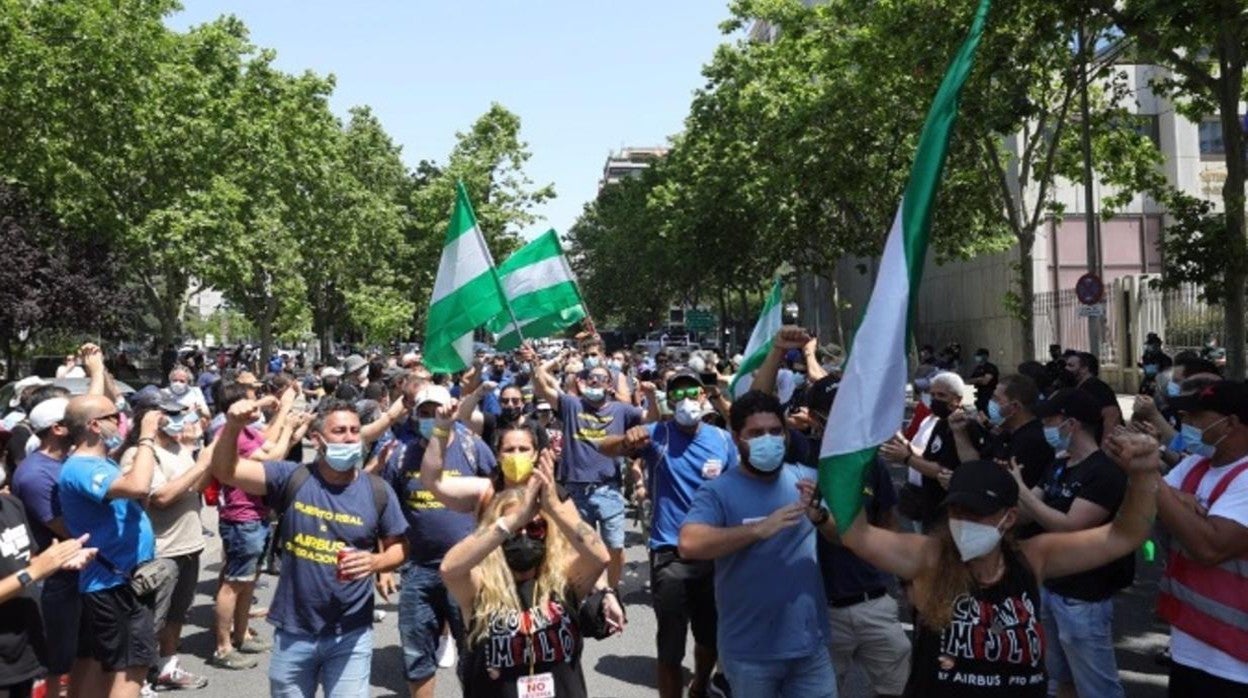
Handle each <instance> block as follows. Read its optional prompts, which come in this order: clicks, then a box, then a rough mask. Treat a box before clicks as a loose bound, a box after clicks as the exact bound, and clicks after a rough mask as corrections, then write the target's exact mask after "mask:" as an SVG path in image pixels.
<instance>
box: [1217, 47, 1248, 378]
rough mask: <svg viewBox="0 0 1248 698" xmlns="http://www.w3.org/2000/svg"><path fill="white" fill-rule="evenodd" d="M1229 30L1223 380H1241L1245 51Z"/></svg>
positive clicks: (1224, 89)
mask: <svg viewBox="0 0 1248 698" xmlns="http://www.w3.org/2000/svg"><path fill="white" fill-rule="evenodd" d="M1235 38H1236V33H1235V32H1233V31H1231V29H1230V28H1229V27H1224V28H1223V29H1222V30H1221V31H1220V32H1219V37H1218V43H1219V44H1221V47H1220V48H1221V50H1220V52H1219V53H1220V54H1221V56H1220V58H1221V60H1220V63H1221V77H1220V79H1219V80H1218V85H1219V87H1221V92H1220V94H1219V95H1218V102H1219V107H1220V111H1221V119H1222V138H1223V143H1225V144H1226V183H1225V184H1224V185H1223V186H1222V202H1223V205H1224V207H1225V209H1226V232H1227V238H1228V239H1229V240H1230V241H1231V245H1233V247H1232V253H1231V259H1230V260H1229V262H1230V263H1229V264H1228V265H1227V270H1226V301H1225V308H1226V337H1225V338H1224V341H1223V346H1225V347H1226V377H1227V378H1231V379H1235V380H1242V379H1243V378H1244V375H1245V361H1244V339H1245V337H1244V292H1245V278H1244V277H1245V273H1246V272H1248V240H1245V238H1244V233H1245V231H1244V132H1243V126H1242V125H1241V124H1240V120H1239V101H1240V97H1241V95H1242V93H1243V87H1244V59H1243V56H1242V52H1243V50H1244V48H1243V47H1242V46H1240V45H1239V43H1238V42H1237V41H1236V40H1235Z"/></svg>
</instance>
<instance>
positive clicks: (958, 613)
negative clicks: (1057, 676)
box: [904, 546, 1048, 698]
mask: <svg viewBox="0 0 1248 698" xmlns="http://www.w3.org/2000/svg"><path fill="white" fill-rule="evenodd" d="M1004 553H1005V560H1006V571H1005V576H1004V577H1003V578H1002V579H1001V581H1000V582H998V583H996V584H994V585H993V586H991V587H988V588H987V589H981V588H975V589H974V590H972V592H971V593H969V594H964V595H962V596H960V597H959V598H958V599H957V600H955V601H954V603H953V620H952V621H950V623H949V625H948V626H946V627H945V628H944V629H943V630H942V631H941V632H940V633H939V634H937V633H935V632H933V631H932V630H931V629H929V628H928V627H927V626H926V625H924V624H922V623H917V622H916V623H915V635H914V650H913V654H912V661H911V664H910V680H909V681H907V682H906V692H905V694H904V695H905V696H907V698H998V697H999V698H1043V696H1044V695H1045V694H1046V693H1047V689H1048V685H1047V681H1046V678H1045V673H1044V645H1045V637H1044V630H1043V627H1042V626H1041V624H1040V592H1039V589H1038V588H1037V585H1036V576H1035V574H1033V573H1032V571H1031V570H1030V569H1029V568H1028V567H1027V563H1026V561H1025V560H1024V559H1023V557H1022V555H1021V554H1020V553H1018V552H1015V551H1014V550H1012V549H1011V548H1009V547H1008V546H1007V547H1006V548H1005V550H1004Z"/></svg>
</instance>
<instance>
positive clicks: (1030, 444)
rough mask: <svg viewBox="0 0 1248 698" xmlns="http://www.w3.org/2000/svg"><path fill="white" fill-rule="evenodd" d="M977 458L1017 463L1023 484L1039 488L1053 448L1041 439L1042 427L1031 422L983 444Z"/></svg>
mask: <svg viewBox="0 0 1248 698" xmlns="http://www.w3.org/2000/svg"><path fill="white" fill-rule="evenodd" d="M979 454H980V456H981V457H982V458H984V459H986V460H994V461H997V460H1000V461H1006V462H1007V463H1008V462H1009V461H1010V459H1011V458H1012V459H1014V460H1016V461H1018V464H1019V465H1021V466H1023V482H1024V483H1025V484H1026V485H1027V487H1029V488H1030V487H1035V486H1036V485H1038V484H1040V481H1041V480H1042V479H1043V478H1044V474H1045V473H1046V472H1048V470H1049V467H1050V466H1052V465H1053V456H1054V454H1053V447H1052V446H1050V445H1049V442H1048V441H1047V440H1045V438H1044V425H1043V424H1041V423H1040V420H1039V419H1033V420H1031V421H1030V422H1027V423H1026V424H1024V425H1023V426H1021V427H1019V428H1017V429H1015V430H1014V431H1005V430H1004V429H1003V430H1002V431H1001V432H1000V433H997V434H991V435H989V436H988V438H986V439H985V440H984V447H983V448H981V449H980V451H979Z"/></svg>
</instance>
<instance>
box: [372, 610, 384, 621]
mask: <svg viewBox="0 0 1248 698" xmlns="http://www.w3.org/2000/svg"><path fill="white" fill-rule="evenodd" d="M385 619H386V612H385V611H383V610H381V609H380V608H374V609H373V622H374V623H380V622H381V621H383V620H385Z"/></svg>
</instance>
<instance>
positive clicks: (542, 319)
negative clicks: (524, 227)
mask: <svg viewBox="0 0 1248 698" xmlns="http://www.w3.org/2000/svg"><path fill="white" fill-rule="evenodd" d="M498 280H499V282H500V283H501V284H502V286H503V293H504V294H505V295H506V297H507V302H508V303H510V304H511V312H510V313H509V312H507V310H506V308H504V309H503V311H502V312H501V313H499V314H498V315H496V316H495V317H494V318H493V319H492V320H491V321H490V323H489V325H488V327H489V330H490V331H491V332H493V333H494V334H496V335H498V340H497V341H496V342H495V343H494V344H495V347H497V348H498V349H500V350H503V351H509V350H511V349H515V348H516V347H518V346H520V339H521V335H523V336H524V339H535V338H539V337H549V336H551V335H553V334H555V333H556V332H559V331H561V330H565V329H567V328H568V327H571V326H572V325H573V324H575V323H577V322H580V321H581V319H583V318H584V317H585V314H586V313H585V302H584V301H583V300H582V299H581V291H580V289H579V288H578V287H577V285H576V276H575V275H573V274H572V268H571V267H569V266H568V260H567V258H566V257H564V256H563V247H562V246H560V244H559V236H558V235H557V234H556V233H555V231H553V230H548V231H546V232H545V233H543V234H542V235H540V236H538V237H537V238H536V239H535V240H533V241H532V242H530V243H529V244H527V245H525V246H524V247H521V248H520V249H518V250H516V251H515V253H513V254H512V255H511V256H510V257H508V258H507V261H505V262H503V263H502V264H500V265H499V267H498ZM513 315H514V320H515V322H513ZM517 323H518V326H519V327H518V329H519V331H518V332H517Z"/></svg>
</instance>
